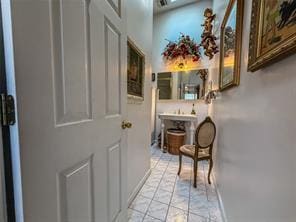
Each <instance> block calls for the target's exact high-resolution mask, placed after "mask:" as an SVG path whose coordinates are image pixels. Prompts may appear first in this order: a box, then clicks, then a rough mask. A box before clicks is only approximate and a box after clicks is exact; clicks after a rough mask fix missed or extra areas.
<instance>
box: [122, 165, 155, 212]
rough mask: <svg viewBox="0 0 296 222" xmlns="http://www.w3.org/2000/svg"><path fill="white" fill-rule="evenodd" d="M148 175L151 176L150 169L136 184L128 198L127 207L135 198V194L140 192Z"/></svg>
mask: <svg viewBox="0 0 296 222" xmlns="http://www.w3.org/2000/svg"><path fill="white" fill-rule="evenodd" d="M150 174H151V169H149V170H148V171H147V173H146V174H145V176H144V177H143V178H142V179H141V181H140V182H139V183H138V185H137V186H136V188H135V189H134V191H133V192H132V194H131V195H130V197H129V198H128V200H127V204H128V206H129V205H130V204H131V203H132V202H133V200H134V199H135V197H136V196H137V194H138V193H139V191H140V190H141V188H142V186H143V185H144V184H145V182H146V180H147V179H148V177H149V176H150Z"/></svg>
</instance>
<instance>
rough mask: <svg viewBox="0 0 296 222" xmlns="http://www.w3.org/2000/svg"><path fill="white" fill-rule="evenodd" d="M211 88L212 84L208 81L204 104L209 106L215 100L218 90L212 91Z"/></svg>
mask: <svg viewBox="0 0 296 222" xmlns="http://www.w3.org/2000/svg"><path fill="white" fill-rule="evenodd" d="M212 87H213V82H212V81H209V83H208V92H207V93H206V95H205V103H206V104H211V103H212V100H213V99H216V98H217V95H218V92H219V89H214V90H213V89H212Z"/></svg>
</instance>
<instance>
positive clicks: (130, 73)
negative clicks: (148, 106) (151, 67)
mask: <svg viewBox="0 0 296 222" xmlns="http://www.w3.org/2000/svg"><path fill="white" fill-rule="evenodd" d="M144 73H145V56H144V54H143V53H142V52H141V51H140V50H139V48H138V47H137V46H136V45H135V44H134V43H133V42H132V41H131V40H130V39H128V42H127V93H128V97H129V99H136V100H142V101H143V100H144V86H143V84H144Z"/></svg>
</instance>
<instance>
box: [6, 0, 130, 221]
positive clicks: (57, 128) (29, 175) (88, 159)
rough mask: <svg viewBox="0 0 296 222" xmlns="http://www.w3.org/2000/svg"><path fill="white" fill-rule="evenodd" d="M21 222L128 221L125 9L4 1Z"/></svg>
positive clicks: (108, 0)
mask: <svg viewBox="0 0 296 222" xmlns="http://www.w3.org/2000/svg"><path fill="white" fill-rule="evenodd" d="M11 10H12V29H13V30H12V31H13V44H14V59H15V81H16V92H17V105H18V123H19V133H20V158H21V173H22V190H23V205H24V220H25V222H113V221H126V218H125V217H126V169H127V168H126V148H127V147H126V132H125V131H124V130H122V128H121V123H122V121H123V120H124V118H125V117H126V115H125V109H126V107H125V104H126V75H125V74H126V45H127V44H126V40H127V37H126V15H125V3H124V0H12V1H11Z"/></svg>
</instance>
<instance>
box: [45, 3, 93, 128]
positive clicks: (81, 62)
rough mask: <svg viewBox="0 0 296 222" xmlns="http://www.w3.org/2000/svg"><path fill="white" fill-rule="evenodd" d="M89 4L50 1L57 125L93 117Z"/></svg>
mask: <svg viewBox="0 0 296 222" xmlns="http://www.w3.org/2000/svg"><path fill="white" fill-rule="evenodd" d="M89 7H90V1H89V0H75V1H69V0H59V1H58V0H53V1H52V4H51V15H50V16H51V20H52V21H51V24H52V39H53V43H52V44H53V45H52V48H53V56H54V64H53V65H54V78H55V82H54V93H55V107H56V122H57V124H64V123H73V122H77V121H83V120H89V119H91V88H90V80H91V78H90V75H91V69H90V68H91V67H90V64H91V58H90V50H91V49H90V47H91V42H90V15H89V10H88V8H89ZM74 61H75V62H74Z"/></svg>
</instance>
